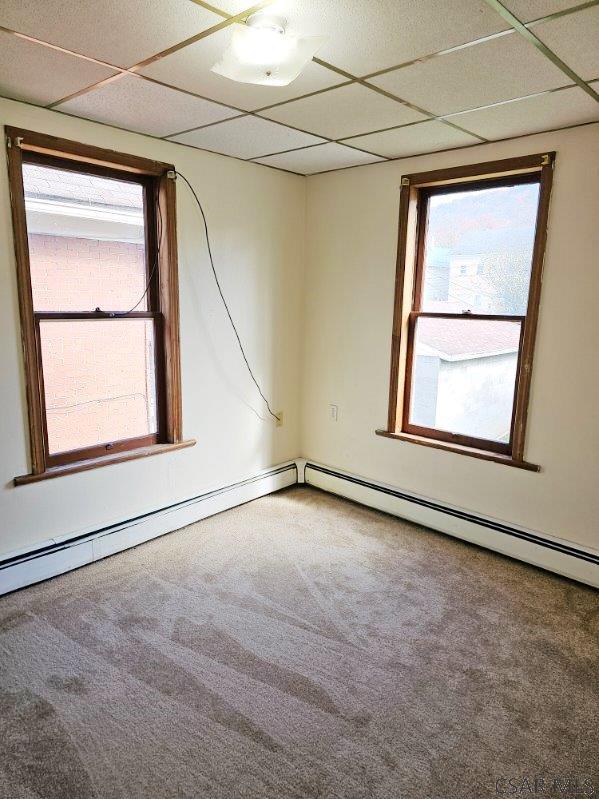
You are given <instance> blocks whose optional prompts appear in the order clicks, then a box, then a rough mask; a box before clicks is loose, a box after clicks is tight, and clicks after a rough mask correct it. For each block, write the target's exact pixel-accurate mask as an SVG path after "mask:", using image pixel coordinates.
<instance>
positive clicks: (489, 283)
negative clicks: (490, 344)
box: [421, 183, 539, 316]
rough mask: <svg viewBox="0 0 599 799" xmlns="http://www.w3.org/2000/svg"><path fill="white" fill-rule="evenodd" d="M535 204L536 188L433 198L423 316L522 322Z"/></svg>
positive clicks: (430, 214)
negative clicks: (502, 317)
mask: <svg viewBox="0 0 599 799" xmlns="http://www.w3.org/2000/svg"><path fill="white" fill-rule="evenodd" d="M538 200H539V184H538V183H527V184H523V185H520V186H502V187H498V188H492V189H475V190H471V191H463V192H458V193H450V192H448V193H446V194H434V195H432V196H431V197H430V199H429V204H428V215H427V228H426V239H425V250H424V280H423V290H422V308H421V310H423V311H441V312H443V311H445V312H449V313H462V311H464V310H470V311H472V312H473V313H489V314H514V315H515V316H524V315H525V314H526V305H527V302H528V286H529V282H530V270H531V264H532V251H533V245H534V237H535V224H536V216H537V205H538Z"/></svg>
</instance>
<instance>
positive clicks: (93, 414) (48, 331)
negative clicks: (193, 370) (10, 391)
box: [40, 319, 158, 453]
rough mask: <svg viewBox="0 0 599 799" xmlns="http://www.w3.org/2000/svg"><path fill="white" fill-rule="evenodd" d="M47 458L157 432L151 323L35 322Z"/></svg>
mask: <svg viewBox="0 0 599 799" xmlns="http://www.w3.org/2000/svg"><path fill="white" fill-rule="evenodd" d="M40 336H41V345H42V362H43V369H44V391H45V397H46V416H47V420H48V443H49V451H50V453H57V452H65V451H68V450H71V449H80V448H81V447H90V446H94V445H96V444H105V443H108V442H114V441H118V440H119V439H124V438H136V437H137V436H146V435H151V434H152V433H155V432H156V431H157V429H158V428H157V418H156V375H155V357H154V352H155V343H154V323H153V320H151V319H110V320H108V319H104V320H101V321H97V322H96V321H80V320H78V321H71V320H69V321H66V320H56V321H55V320H52V321H41V322H40Z"/></svg>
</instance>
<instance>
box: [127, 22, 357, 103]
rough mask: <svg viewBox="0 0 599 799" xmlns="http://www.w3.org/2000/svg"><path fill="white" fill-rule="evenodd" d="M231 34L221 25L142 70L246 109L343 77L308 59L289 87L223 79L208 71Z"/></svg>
mask: <svg viewBox="0 0 599 799" xmlns="http://www.w3.org/2000/svg"><path fill="white" fill-rule="evenodd" d="M231 33H232V32H231V31H230V30H227V29H226V28H223V30H221V31H218V33H214V34H212V35H210V36H207V37H206V38H205V39H200V41H199V42H196V43H195V44H192V45H190V46H189V47H184V48H183V49H182V50H179V51H178V52H176V53H173V54H172V55H170V56H167V57H166V58H163V59H160V60H159V61H155V62H154V63H153V64H149V65H148V66H147V67H144V68H143V69H142V70H141V72H142V73H143V74H144V75H149V76H150V77H151V78H156V80H160V81H163V82H164V83H169V84H171V85H172V86H179V87H180V88H182V89H187V90H188V91H191V92H195V93H196V94H201V95H203V96H204V97H210V98H211V99H213V100H219V101H220V102H222V103H229V104H230V105H234V106H237V107H238V108H242V109H244V110H245V111H253V110H254V109H256V108H264V106H265V105H272V104H273V103H280V102H282V101H283V100H289V99H291V98H293V97H299V96H300V95H302V94H308V93H309V92H314V91H317V90H318V89H325V88H327V87H328V86H336V85H338V84H339V83H343V81H344V80H345V79H344V78H342V77H340V76H339V75H338V74H337V73H335V72H332V71H331V70H330V69H326V68H325V67H321V66H319V65H318V64H315V63H314V62H310V63H309V64H308V66H307V67H306V68H305V69H304V71H303V72H302V74H301V75H300V76H299V77H298V78H297V79H296V80H294V81H293V83H290V84H289V86H255V85H252V84H251V83H236V82H235V81H233V80H229V79H228V78H223V77H222V75H216V74H215V73H214V72H210V68H211V67H212V66H213V65H214V64H215V63H216V62H217V61H218V60H219V59H220V57H221V55H222V53H223V52H224V51H225V50H226V48H227V47H228V46H229V42H230V39H231Z"/></svg>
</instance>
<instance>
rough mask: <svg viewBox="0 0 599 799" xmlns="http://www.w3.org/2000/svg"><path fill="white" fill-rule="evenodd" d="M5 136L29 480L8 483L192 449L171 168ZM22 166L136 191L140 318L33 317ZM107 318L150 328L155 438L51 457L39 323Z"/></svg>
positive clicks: (83, 147) (9, 132) (49, 139)
mask: <svg viewBox="0 0 599 799" xmlns="http://www.w3.org/2000/svg"><path fill="white" fill-rule="evenodd" d="M5 134H6V144H7V154H8V176H9V188H10V198H11V209H12V221H13V232H14V245H15V256H16V265H17V285H18V295H19V310H20V318H21V338H22V345H23V357H24V372H25V389H26V396H27V405H28V418H29V441H30V453H31V472H30V474H27V475H22V476H19V477H16V478H15V484H16V485H20V484H22V483H29V482H35V481H37V480H41V479H45V478H48V477H57V476H60V475H62V474H69V473H72V472H77V471H82V470H86V469H92V468H95V467H98V466H103V465H106V464H110V463H115V462H120V461H123V460H130V459H132V458H137V457H144V456H147V455H152V454H155V453H159V452H165V451H169V450H172V449H179V448H181V447H183V446H191V445H192V444H194V443H195V442H194V441H183V438H182V408H181V371H180V342H179V292H178V278H177V241H176V193H175V181H174V180H173V179H172V178H173V177H174V175H175V168H174V166H172V165H171V164H164V163H161V162H158V161H152V160H150V159H147V158H141V157H139V156H133V155H127V154H124V153H119V152H115V151H112V150H105V149H103V148H100V147H94V146H91V145H87V144H81V143H78V142H73V141H68V140H65V139H59V138H56V137H54V136H48V135H46V134H42V133H37V132H34V131H28V130H21V129H18V128H13V127H9V126H6V127H5ZM24 163H35V164H40V165H44V166H54V167H58V168H60V169H70V170H73V171H83V172H86V173H88V174H93V175H98V176H100V177H108V178H116V179H119V180H130V181H132V182H135V183H137V184H139V185H141V186H142V188H143V191H144V207H145V214H144V219H145V225H144V227H145V233H146V263H147V270H148V280H149V289H148V303H147V305H148V310H147V311H133V312H130V313H128V314H122V313H120V312H116V314H115V312H114V311H113V312H112V315H111V311H110V310H107V311H101V312H83V313H70V312H38V311H35V310H34V307H33V296H32V286H31V270H30V260H29V245H28V238H27V219H26V213H25V193H24V187H23V164H24ZM159 220H160V221H159ZM159 236H160V242H158V237H159ZM154 265H155V267H156V268H155V269H154ZM153 269H154V271H153V274H152V270H153ZM114 318H119V319H125V318H132V319H152V320H153V321H154V329H155V341H156V389H157V411H158V431H157V433H156V434H153V435H149V436H143V437H139V438H133V439H121V440H117V441H114V442H105V443H104V444H101V445H97V446H91V447H85V448H82V449H77V450H71V451H69V452H61V453H57V454H54V455H52V454H50V452H49V447H48V434H47V425H46V411H45V395H44V384H43V380H44V376H43V368H42V360H41V347H40V322H43V321H46V320H56V319H67V320H76V319H81V320H88V321H101V320H110V319H114Z"/></svg>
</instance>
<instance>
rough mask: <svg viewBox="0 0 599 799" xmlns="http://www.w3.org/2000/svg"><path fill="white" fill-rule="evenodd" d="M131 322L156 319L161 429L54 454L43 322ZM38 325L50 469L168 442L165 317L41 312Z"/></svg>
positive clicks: (151, 313)
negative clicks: (44, 363)
mask: <svg viewBox="0 0 599 799" xmlns="http://www.w3.org/2000/svg"><path fill="white" fill-rule="evenodd" d="M127 319H153V320H154V343H155V350H154V374H155V380H156V387H155V390H156V421H157V425H158V429H157V431H156V433H152V434H150V435H147V436H138V437H136V438H121V439H112V440H110V441H104V442H103V443H101V444H95V445H93V446H89V447H79V448H77V449H73V450H65V451H64V452H55V453H51V452H50V446H49V440H48V415H47V411H46V392H45V390H44V370H43V362H42V341H41V330H40V322H43V321H54V320H76V321H82V322H85V321H89V322H99V321H103V320H106V321H111V322H115V321H125V320H127ZM34 324H35V345H36V350H37V360H38V364H39V371H38V375H39V377H38V382H39V389H40V405H41V410H42V434H43V449H44V460H45V462H46V465H47V466H48V467H50V468H51V467H53V466H63V465H64V464H67V463H74V462H77V461H84V460H89V459H90V458H99V457H102V456H104V455H111V454H114V453H117V452H124V451H126V450H130V449H139V448H141V447H148V446H151V445H152V444H159V443H163V442H164V437H165V429H166V419H165V413H164V410H165V408H164V405H165V403H164V371H163V368H162V365H163V362H164V361H163V355H164V353H163V347H162V340H163V335H162V331H163V317H162V314H160V313H157V312H154V311H140V312H137V313H135V312H132V313H127V314H123V313H119V314H111V313H109V312H106V313H73V312H64V313H62V312H61V313H52V312H40V313H35V314H34Z"/></svg>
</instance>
